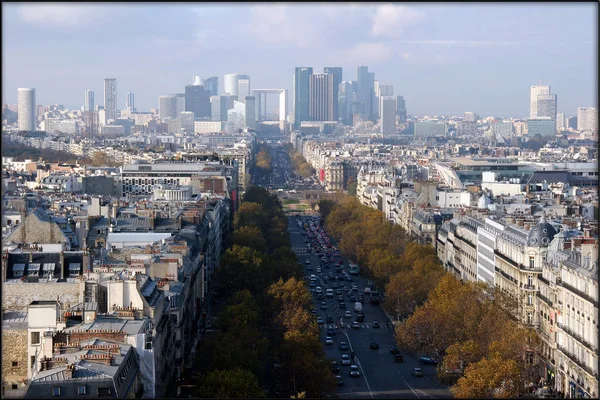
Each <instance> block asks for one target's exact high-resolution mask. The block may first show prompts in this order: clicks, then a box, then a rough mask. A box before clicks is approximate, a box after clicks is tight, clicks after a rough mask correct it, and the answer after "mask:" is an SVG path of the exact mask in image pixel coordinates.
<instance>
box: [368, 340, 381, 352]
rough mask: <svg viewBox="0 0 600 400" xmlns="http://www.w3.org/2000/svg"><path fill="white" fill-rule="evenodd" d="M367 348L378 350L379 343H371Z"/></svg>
mask: <svg viewBox="0 0 600 400" xmlns="http://www.w3.org/2000/svg"><path fill="white" fill-rule="evenodd" d="M369 347H370V348H371V350H379V342H376V341H372V342H371V343H370V344H369Z"/></svg>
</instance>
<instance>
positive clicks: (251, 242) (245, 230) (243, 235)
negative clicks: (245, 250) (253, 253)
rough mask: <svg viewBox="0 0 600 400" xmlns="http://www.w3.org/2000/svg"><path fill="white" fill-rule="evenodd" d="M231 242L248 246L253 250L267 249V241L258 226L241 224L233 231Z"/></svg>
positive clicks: (261, 250)
mask: <svg viewBox="0 0 600 400" xmlns="http://www.w3.org/2000/svg"><path fill="white" fill-rule="evenodd" d="M231 242H232V244H237V245H240V246H245V247H250V248H251V249H253V250H257V251H260V252H265V251H266V250H267V242H266V241H265V238H264V236H263V233H262V232H261V230H260V229H259V228H256V227H254V226H241V227H240V228H239V229H236V230H235V231H234V232H233V235H232V239H231Z"/></svg>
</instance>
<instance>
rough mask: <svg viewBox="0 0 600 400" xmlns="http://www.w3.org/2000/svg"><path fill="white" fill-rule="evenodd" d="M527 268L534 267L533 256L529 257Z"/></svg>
mask: <svg viewBox="0 0 600 400" xmlns="http://www.w3.org/2000/svg"><path fill="white" fill-rule="evenodd" d="M529 268H530V269H534V268H535V257H529Z"/></svg>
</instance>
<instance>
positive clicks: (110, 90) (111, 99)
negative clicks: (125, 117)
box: [104, 78, 117, 120]
mask: <svg viewBox="0 0 600 400" xmlns="http://www.w3.org/2000/svg"><path fill="white" fill-rule="evenodd" d="M104 110H105V111H106V119H107V120H109V119H112V120H116V119H117V78H104Z"/></svg>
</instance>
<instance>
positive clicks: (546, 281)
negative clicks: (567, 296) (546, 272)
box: [538, 275, 550, 286]
mask: <svg viewBox="0 0 600 400" xmlns="http://www.w3.org/2000/svg"><path fill="white" fill-rule="evenodd" d="M538 280H539V281H540V282H542V283H545V284H546V285H548V286H550V281H549V280H547V279H546V278H544V277H543V276H542V275H539V276H538Z"/></svg>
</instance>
